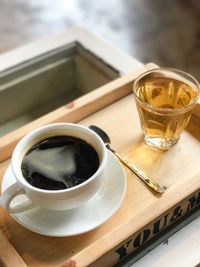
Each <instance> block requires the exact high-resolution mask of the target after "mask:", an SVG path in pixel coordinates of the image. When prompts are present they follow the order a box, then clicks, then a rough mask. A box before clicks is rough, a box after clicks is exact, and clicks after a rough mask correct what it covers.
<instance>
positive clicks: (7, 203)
mask: <svg viewBox="0 0 200 267" xmlns="http://www.w3.org/2000/svg"><path fill="white" fill-rule="evenodd" d="M23 194H24V195H26V193H25V190H24V189H23V188H21V187H19V185H18V184H17V183H14V184H13V185H11V186H9V187H8V188H7V189H6V190H5V191H4V192H3V194H2V195H1V196H0V204H1V206H2V207H4V208H5V209H6V210H7V211H8V212H9V213H20V212H24V211H27V210H29V209H32V208H34V207H35V205H34V204H33V203H32V201H31V200H30V199H28V198H27V200H26V201H24V202H22V203H20V204H17V205H15V206H13V207H12V206H11V202H12V200H13V199H14V198H15V197H16V196H18V195H23Z"/></svg>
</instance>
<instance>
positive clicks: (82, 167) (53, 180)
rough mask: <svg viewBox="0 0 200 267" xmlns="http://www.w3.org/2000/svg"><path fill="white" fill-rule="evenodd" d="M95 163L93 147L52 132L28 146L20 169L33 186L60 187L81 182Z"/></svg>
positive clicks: (58, 188)
mask: <svg viewBox="0 0 200 267" xmlns="http://www.w3.org/2000/svg"><path fill="white" fill-rule="evenodd" d="M98 167H99V157H98V154H97V152H96V151H95V149H94V148H93V147H92V146H91V145H90V144H88V143H87V142H85V141H84V140H81V139H79V138H76V137H71V136H54V137H50V138H48V139H45V140H43V141H41V142H39V143H37V144H35V145H34V146H33V147H31V148H30V149H29V151H28V152H27V153H26V155H25V157H24V159H23V161H22V165H21V169H22V173H23V176H24V177H25V178H26V180H27V181H28V182H29V183H30V184H31V185H33V186H34V187H37V188H40V189H45V190H62V189H66V188H70V187H73V186H76V185H78V184H81V183H83V182H84V181H86V180H87V179H88V178H90V177H91V176H92V175H93V174H94V173H95V172H96V171H97V169H98Z"/></svg>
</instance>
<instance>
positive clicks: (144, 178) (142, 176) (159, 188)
mask: <svg viewBox="0 0 200 267" xmlns="http://www.w3.org/2000/svg"><path fill="white" fill-rule="evenodd" d="M106 147H107V148H108V149H109V150H110V151H111V152H113V153H114V155H115V156H116V157H117V158H118V159H119V160H120V161H121V162H122V163H123V164H124V165H125V166H126V167H127V168H129V170H131V171H132V172H133V173H134V174H136V175H137V176H138V177H139V178H140V179H141V180H142V181H143V182H144V183H145V184H146V185H147V186H149V187H150V188H151V189H153V190H154V191H156V192H158V193H160V194H163V193H164V192H165V190H166V187H162V186H160V185H159V184H158V183H157V182H155V181H154V180H152V179H151V178H150V177H148V176H147V175H146V174H145V173H143V172H142V171H141V170H139V169H138V168H137V167H136V166H135V165H134V164H130V163H129V162H128V161H127V160H125V159H123V158H122V157H121V156H120V155H119V154H118V153H117V152H116V151H115V150H113V149H112V147H111V146H110V145H109V144H106Z"/></svg>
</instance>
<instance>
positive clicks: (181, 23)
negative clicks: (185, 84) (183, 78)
mask: <svg viewBox="0 0 200 267" xmlns="http://www.w3.org/2000/svg"><path fill="white" fill-rule="evenodd" d="M73 25H80V26H85V27H87V28H88V29H89V30H90V31H92V32H94V33H95V34H97V35H98V36H100V37H102V38H103V39H105V40H107V41H109V42H110V43H112V45H114V46H117V47H119V48H121V49H122V50H124V51H125V52H127V53H128V54H129V55H131V56H133V57H135V58H137V59H138V60H140V61H142V62H144V63H146V62H155V63H157V64H159V65H160V66H165V67H174V68H180V69H182V70H185V71H188V72H190V73H191V74H193V75H194V76H195V77H196V78H198V79H199V80H200V71H199V68H200V52H199V49H200V1H199V0H151V1H150V0H124V1H123V0H98V1H95V0H93V1H92V0H58V1H53V0H0V40H1V42H0V53H4V52H6V51H9V50H11V49H14V48H16V47H19V46H21V45H24V44H26V43H30V42H31V41H34V40H37V39H38V38H43V37H46V36H50V35H52V34H55V33H58V32H60V31H63V30H65V29H67V28H68V27H70V26H73Z"/></svg>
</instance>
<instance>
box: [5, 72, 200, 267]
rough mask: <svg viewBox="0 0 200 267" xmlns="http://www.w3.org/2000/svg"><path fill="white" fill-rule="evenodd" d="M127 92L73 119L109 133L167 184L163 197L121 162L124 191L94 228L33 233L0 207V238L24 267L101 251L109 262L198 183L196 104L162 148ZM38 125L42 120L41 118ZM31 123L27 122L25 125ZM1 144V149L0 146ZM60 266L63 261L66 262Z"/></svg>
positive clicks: (82, 262) (79, 259)
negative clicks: (62, 234)
mask: <svg viewBox="0 0 200 267" xmlns="http://www.w3.org/2000/svg"><path fill="white" fill-rule="evenodd" d="M143 71H144V69H143ZM137 74H138V73H137ZM134 77H135V74H134V75H132V79H131V76H129V77H128V78H127V77H122V78H120V79H119V81H118V85H117V84H116V82H115V84H114V85H115V86H114V87H115V89H116V90H117V88H121V86H122V84H128V85H129V87H130V86H131V83H132V80H133V79H134ZM109 86H110V85H109ZM109 88H110V87H109ZM119 91H120V89H119ZM108 92H109V93H108V94H107V97H108V98H109V94H110V91H109V90H108ZM130 92H131V89H129V90H127V92H126V93H125V95H124V96H123V98H121V99H119V100H117V101H115V102H114V99H113V101H111V102H113V103H112V104H106V105H107V106H106V107H104V108H102V109H100V110H99V111H96V112H95V113H93V114H92V115H88V114H87V116H86V117H85V118H84V119H81V120H80V121H78V122H79V123H80V124H83V125H86V126H89V125H91V124H94V125H98V126H100V127H102V128H103V129H104V130H105V131H106V132H107V133H108V134H109V135H110V137H111V140H112V145H113V147H114V148H115V150H116V151H118V152H119V153H120V154H121V155H122V156H123V157H125V158H126V159H127V160H129V161H130V162H131V161H133V162H135V164H136V165H137V166H138V167H139V168H141V169H142V170H144V171H145V172H146V173H147V174H148V175H150V176H151V177H153V178H154V179H155V180H156V181H157V182H158V183H160V184H161V185H165V186H167V188H168V189H167V191H166V193H165V194H163V195H162V196H161V195H159V194H154V193H153V192H152V191H150V190H149V189H148V188H147V187H146V186H145V185H144V183H142V182H141V181H140V180H139V178H137V177H136V176H135V175H133V174H132V173H131V172H130V171H129V170H128V169H126V168H125V167H124V169H125V172H126V179H127V192H126V197H125V200H124V201H123V204H122V206H121V207H120V209H119V210H118V211H117V213H116V214H115V215H114V216H113V217H112V218H111V219H109V220H108V221H107V222H106V223H104V224H103V225H102V226H100V227H99V228H97V229H95V230H93V231H91V232H88V233H86V234H82V235H79V236H75V237H68V238H56V237H45V236H42V235H39V234H35V233H33V232H31V231H29V230H27V229H25V228H23V227H22V226H21V225H19V224H18V223H16V222H15V221H14V220H13V219H12V218H11V216H10V215H9V214H8V213H7V212H5V211H4V210H3V209H2V208H0V218H1V220H0V228H1V229H2V235H3V238H4V240H5V239H6V238H7V239H8V240H9V242H10V243H9V242H8V243H9V244H8V246H7V247H8V249H7V250H8V251H10V247H9V246H11V244H12V246H13V247H14V248H15V249H16V252H15V251H14V250H13V251H14V252H13V253H14V255H15V256H16V255H17V257H16V258H17V261H18V260H19V258H18V255H20V257H21V259H22V260H23V261H24V262H25V263H26V264H27V266H32V267H39V266H41V267H47V266H48V267H55V266H64V265H63V263H64V262H67V259H73V260H74V261H75V262H76V264H77V265H76V266H77V267H80V266H88V265H90V264H92V263H94V262H95V260H97V259H99V258H100V257H101V256H103V255H105V257H104V265H102V266H109V265H110V264H111V263H113V262H117V261H118V255H117V254H116V256H113V257H112V259H109V253H108V252H109V251H110V250H112V249H113V248H114V247H116V246H117V245H119V244H120V243H121V242H123V240H126V239H127V238H128V237H129V236H131V235H132V234H133V233H136V232H137V231H139V230H140V229H141V228H142V227H143V226H145V225H147V224H149V223H150V222H151V221H153V220H154V219H155V218H157V217H159V216H160V215H161V214H163V213H164V212H166V211H167V210H169V209H170V208H171V207H173V206H175V205H176V204H177V203H179V202H180V201H181V200H182V199H184V198H186V197H187V196H189V195H190V194H192V193H193V192H195V191H197V190H198V189H199V188H200V165H199V160H198V158H199V155H200V144H199V141H200V127H199V125H200V124H199V117H198V112H199V108H196V110H195V112H194V114H193V116H192V118H191V120H190V123H189V125H188V127H187V129H186V130H185V131H184V132H183V134H182V136H181V138H180V140H179V142H178V143H177V144H176V145H175V146H174V147H173V148H172V149H171V150H169V151H167V152H163V151H159V150H156V149H153V148H150V147H148V146H146V145H145V144H144V142H143V136H142V132H141V129H140V124H139V119H138V114H137V110H136V106H135V103H134V99H133V95H132V94H129V93H130ZM115 100H116V99H115ZM96 101H97V100H95V103H96ZM75 103H76V102H75ZM52 121H54V119H52ZM56 121H59V119H56ZM61 121H68V119H67V117H66V120H65V119H63V118H62V119H61ZM69 121H71V120H69ZM43 122H44V121H43ZM48 122H49V121H48ZM45 123H46V120H45ZM40 124H42V122H41V121H40V123H39V125H40ZM34 127H36V125H34ZM30 128H31V127H30V126H29V127H28V130H29V129H30ZM22 130H23V133H25V132H26V128H23V129H22ZM13 136H14V134H13ZM5 138H8V137H5ZM3 141H4V140H2V142H3ZM11 142H12V140H11ZM13 143H15V142H13ZM3 149H4V151H5V146H4V148H3ZM10 150H11V149H10V148H9V151H10ZM9 153H10V152H9ZM9 153H8V154H9ZM9 163H10V159H9V158H8V159H6V160H4V159H2V162H1V164H0V178H2V176H3V174H4V172H5V170H6V168H7V167H8V165H9ZM5 236H6V238H5ZM12 246H11V247H12ZM13 247H12V249H13ZM11 254H12V253H11ZM11 254H10V256H9V255H8V256H6V257H5V256H4V254H3V255H2V250H1V249H0V260H1V261H2V262H4V264H6V262H7V263H8V262H9V259H10V258H9V257H11ZM12 257H13V256H12ZM115 257H116V258H115ZM1 261H0V265H1ZM3 266H4V265H3ZM5 266H12V265H9V264H8V265H5ZM16 266H18V265H16ZM19 266H20V265H19ZM21 266H23V265H21ZM24 266H25V265H24ZM65 266H68V265H67V263H66V265H65ZM69 266H70V265H69ZM94 266H97V265H94ZM99 266H100V265H99Z"/></svg>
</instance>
